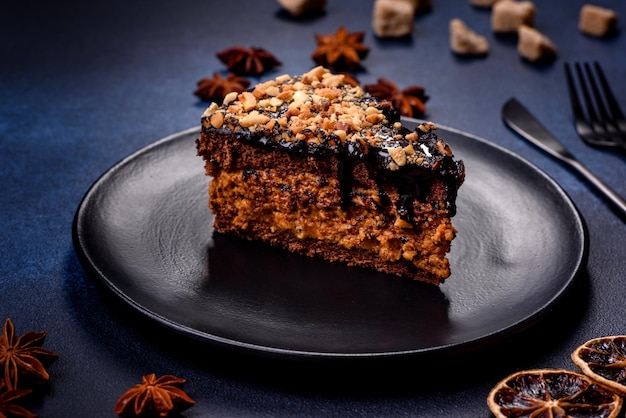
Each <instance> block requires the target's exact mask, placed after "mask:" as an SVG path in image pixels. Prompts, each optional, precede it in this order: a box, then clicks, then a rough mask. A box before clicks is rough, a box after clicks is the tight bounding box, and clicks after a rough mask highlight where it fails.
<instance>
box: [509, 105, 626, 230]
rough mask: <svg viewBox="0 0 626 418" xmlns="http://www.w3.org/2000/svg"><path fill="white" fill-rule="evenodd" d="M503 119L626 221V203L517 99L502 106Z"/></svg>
mask: <svg viewBox="0 0 626 418" xmlns="http://www.w3.org/2000/svg"><path fill="white" fill-rule="evenodd" d="M502 119H503V120H504V122H505V123H506V124H507V125H508V126H509V127H510V128H511V129H513V130H514V131H515V132H517V133H518V134H520V135H521V136H522V137H523V138H525V139H527V140H528V141H530V142H531V143H533V144H534V145H536V146H537V147H539V148H541V149H542V150H544V151H545V152H547V153H548V154H550V155H552V156H553V157H554V158H556V159H558V160H560V161H562V162H563V163H565V164H566V165H567V166H569V167H570V168H571V169H573V170H574V171H576V172H577V173H578V174H580V175H581V176H582V177H584V178H585V179H586V180H587V181H588V182H589V183H590V184H591V185H592V186H593V187H595V188H596V189H597V190H598V192H599V193H601V194H602V195H603V196H604V197H605V198H606V199H607V201H608V202H609V203H610V204H612V205H613V206H614V208H615V209H616V210H618V211H619V212H620V213H621V216H622V219H626V201H625V200H624V199H623V198H622V197H621V196H620V195H618V194H617V193H616V192H615V191H614V190H613V189H611V188H610V187H609V186H607V185H606V184H605V183H604V182H603V181H602V180H600V179H599V178H598V177H597V176H596V175H595V174H593V173H592V172H591V171H589V169H587V167H585V166H584V165H583V164H582V163H581V162H580V161H578V160H577V159H576V157H574V156H573V155H572V154H571V153H570V152H569V151H568V150H567V149H566V148H565V147H564V146H563V144H561V143H560V142H559V140H558V139H556V138H555V137H554V136H553V135H552V134H551V133H550V132H548V130H547V129H546V128H545V127H544V126H543V125H542V124H541V122H539V121H538V120H537V118H535V117H534V116H533V115H532V114H531V113H530V112H529V111H528V109H526V108H525V107H524V105H522V104H521V103H520V102H519V101H518V100H517V99H515V98H512V99H509V100H508V101H507V102H506V103H505V104H504V106H502Z"/></svg>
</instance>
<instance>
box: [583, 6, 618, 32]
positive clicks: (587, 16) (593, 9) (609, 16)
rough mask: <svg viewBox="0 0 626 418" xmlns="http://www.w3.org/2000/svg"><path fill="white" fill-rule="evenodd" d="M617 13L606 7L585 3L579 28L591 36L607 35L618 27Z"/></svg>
mask: <svg viewBox="0 0 626 418" xmlns="http://www.w3.org/2000/svg"><path fill="white" fill-rule="evenodd" d="M617 18H618V16H617V13H616V12H615V11H614V10H611V9H606V8H604V7H599V6H594V5H592V4H585V5H584V6H583V7H582V8H581V9H580V19H579V21H578V29H580V31H581V32H583V33H585V34H587V35H591V36H598V37H601V36H606V35H609V34H611V33H613V32H615V30H616V29H617Z"/></svg>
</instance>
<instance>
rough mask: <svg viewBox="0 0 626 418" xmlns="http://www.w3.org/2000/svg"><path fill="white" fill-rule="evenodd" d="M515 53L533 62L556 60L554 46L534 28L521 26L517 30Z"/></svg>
mask: <svg viewBox="0 0 626 418" xmlns="http://www.w3.org/2000/svg"><path fill="white" fill-rule="evenodd" d="M517 35H518V41H517V52H518V53H519V54H520V55H521V56H522V58H526V59H527V60H528V61H533V62H539V61H542V62H546V61H552V60H553V59H554V58H556V46H555V45H554V44H553V43H552V41H550V39H548V38H547V37H546V36H545V35H543V34H542V33H541V32H539V31H538V30H537V29H535V28H531V27H530V26H526V25H522V26H520V27H519V29H518V30H517Z"/></svg>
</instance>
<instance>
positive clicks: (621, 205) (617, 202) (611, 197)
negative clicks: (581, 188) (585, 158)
mask: <svg viewBox="0 0 626 418" xmlns="http://www.w3.org/2000/svg"><path fill="white" fill-rule="evenodd" d="M566 162H567V163H568V164H569V165H570V166H571V167H572V168H574V169H575V170H576V171H578V172H579V173H580V174H581V175H582V176H583V177H585V178H586V179H587V180H588V181H589V183H591V185H592V186H594V187H595V188H596V189H597V190H598V192H600V193H601V194H602V195H604V197H605V198H606V200H608V201H609V203H610V204H611V205H613V207H614V208H615V209H616V210H618V211H619V212H620V214H621V216H622V219H626V200H624V199H623V198H622V197H621V196H620V195H618V194H617V193H616V192H615V191H614V190H613V189H611V188H610V187H609V186H607V185H606V183H604V182H603V181H602V180H600V178H599V177H598V176H596V175H595V174H593V173H592V172H591V171H589V169H587V167H585V166H584V165H583V164H582V163H581V162H580V161H578V160H577V159H575V158H571V159H570V158H568V159H567V160H566Z"/></svg>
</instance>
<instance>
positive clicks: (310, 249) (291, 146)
mask: <svg viewBox="0 0 626 418" xmlns="http://www.w3.org/2000/svg"><path fill="white" fill-rule="evenodd" d="M435 129H436V127H435V125H434V124H432V123H423V124H421V125H419V127H418V128H416V129H415V130H414V131H410V130H408V129H406V128H404V127H403V126H402V124H401V122H400V118H399V114H398V112H396V111H395V110H394V109H393V108H392V107H391V105H390V104H389V103H387V102H378V101H377V100H376V99H374V98H373V97H371V96H370V95H369V94H367V93H365V92H364V91H363V89H362V88H361V87H359V86H353V85H350V84H347V83H345V82H344V76H343V75H339V74H332V73H330V72H329V71H328V70H327V69H325V68H323V67H317V68H314V69H313V70H311V71H310V72H308V73H306V74H303V75H301V76H294V77H292V76H287V75H283V76H279V77H277V78H275V79H273V80H270V81H267V82H264V83H261V84H258V85H257V86H256V87H254V88H253V89H252V90H251V91H246V92H243V93H231V94H228V95H227V96H226V97H225V98H224V102H223V103H222V105H221V106H220V105H218V104H216V103H212V104H211V105H210V106H209V107H208V108H207V110H206V111H205V112H204V114H203V115H202V132H201V134H200V138H199V139H198V141H197V149H198V155H200V156H202V157H203V158H204V160H205V167H206V174H207V175H208V176H210V177H211V180H210V182H209V207H210V209H211V211H212V212H213V213H214V214H215V219H214V225H213V226H214V229H215V230H216V231H217V232H220V233H233V234H236V235H238V236H240V237H243V238H247V239H253V240H259V241H263V242H266V243H269V244H271V245H275V246H281V247H283V248H286V249H288V250H290V251H293V252H296V253H300V254H306V255H309V256H318V257H321V258H324V259H326V260H329V261H340V262H344V263H347V264H349V265H355V266H361V267H368V268H374V269H377V270H379V271H382V272H386V273H390V274H395V275H399V276H404V277H410V278H412V279H416V280H421V281H425V282H429V283H434V284H440V283H442V282H443V281H444V280H445V279H446V278H447V277H448V276H449V275H450V266H449V262H448V260H447V258H446V254H447V253H448V252H449V250H450V245H451V242H452V240H453V239H454V237H455V235H456V232H457V231H456V229H455V228H454V227H453V226H452V223H451V219H450V218H451V217H452V216H454V214H455V211H456V205H455V201H456V193H457V190H458V188H459V187H460V186H461V184H462V183H463V180H464V174H465V173H464V166H463V163H462V161H455V160H454V159H453V155H452V151H451V150H450V147H449V146H448V145H447V144H446V143H445V142H444V141H443V140H442V139H439V138H438V137H437V135H436V134H435V133H434V131H435Z"/></svg>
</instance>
